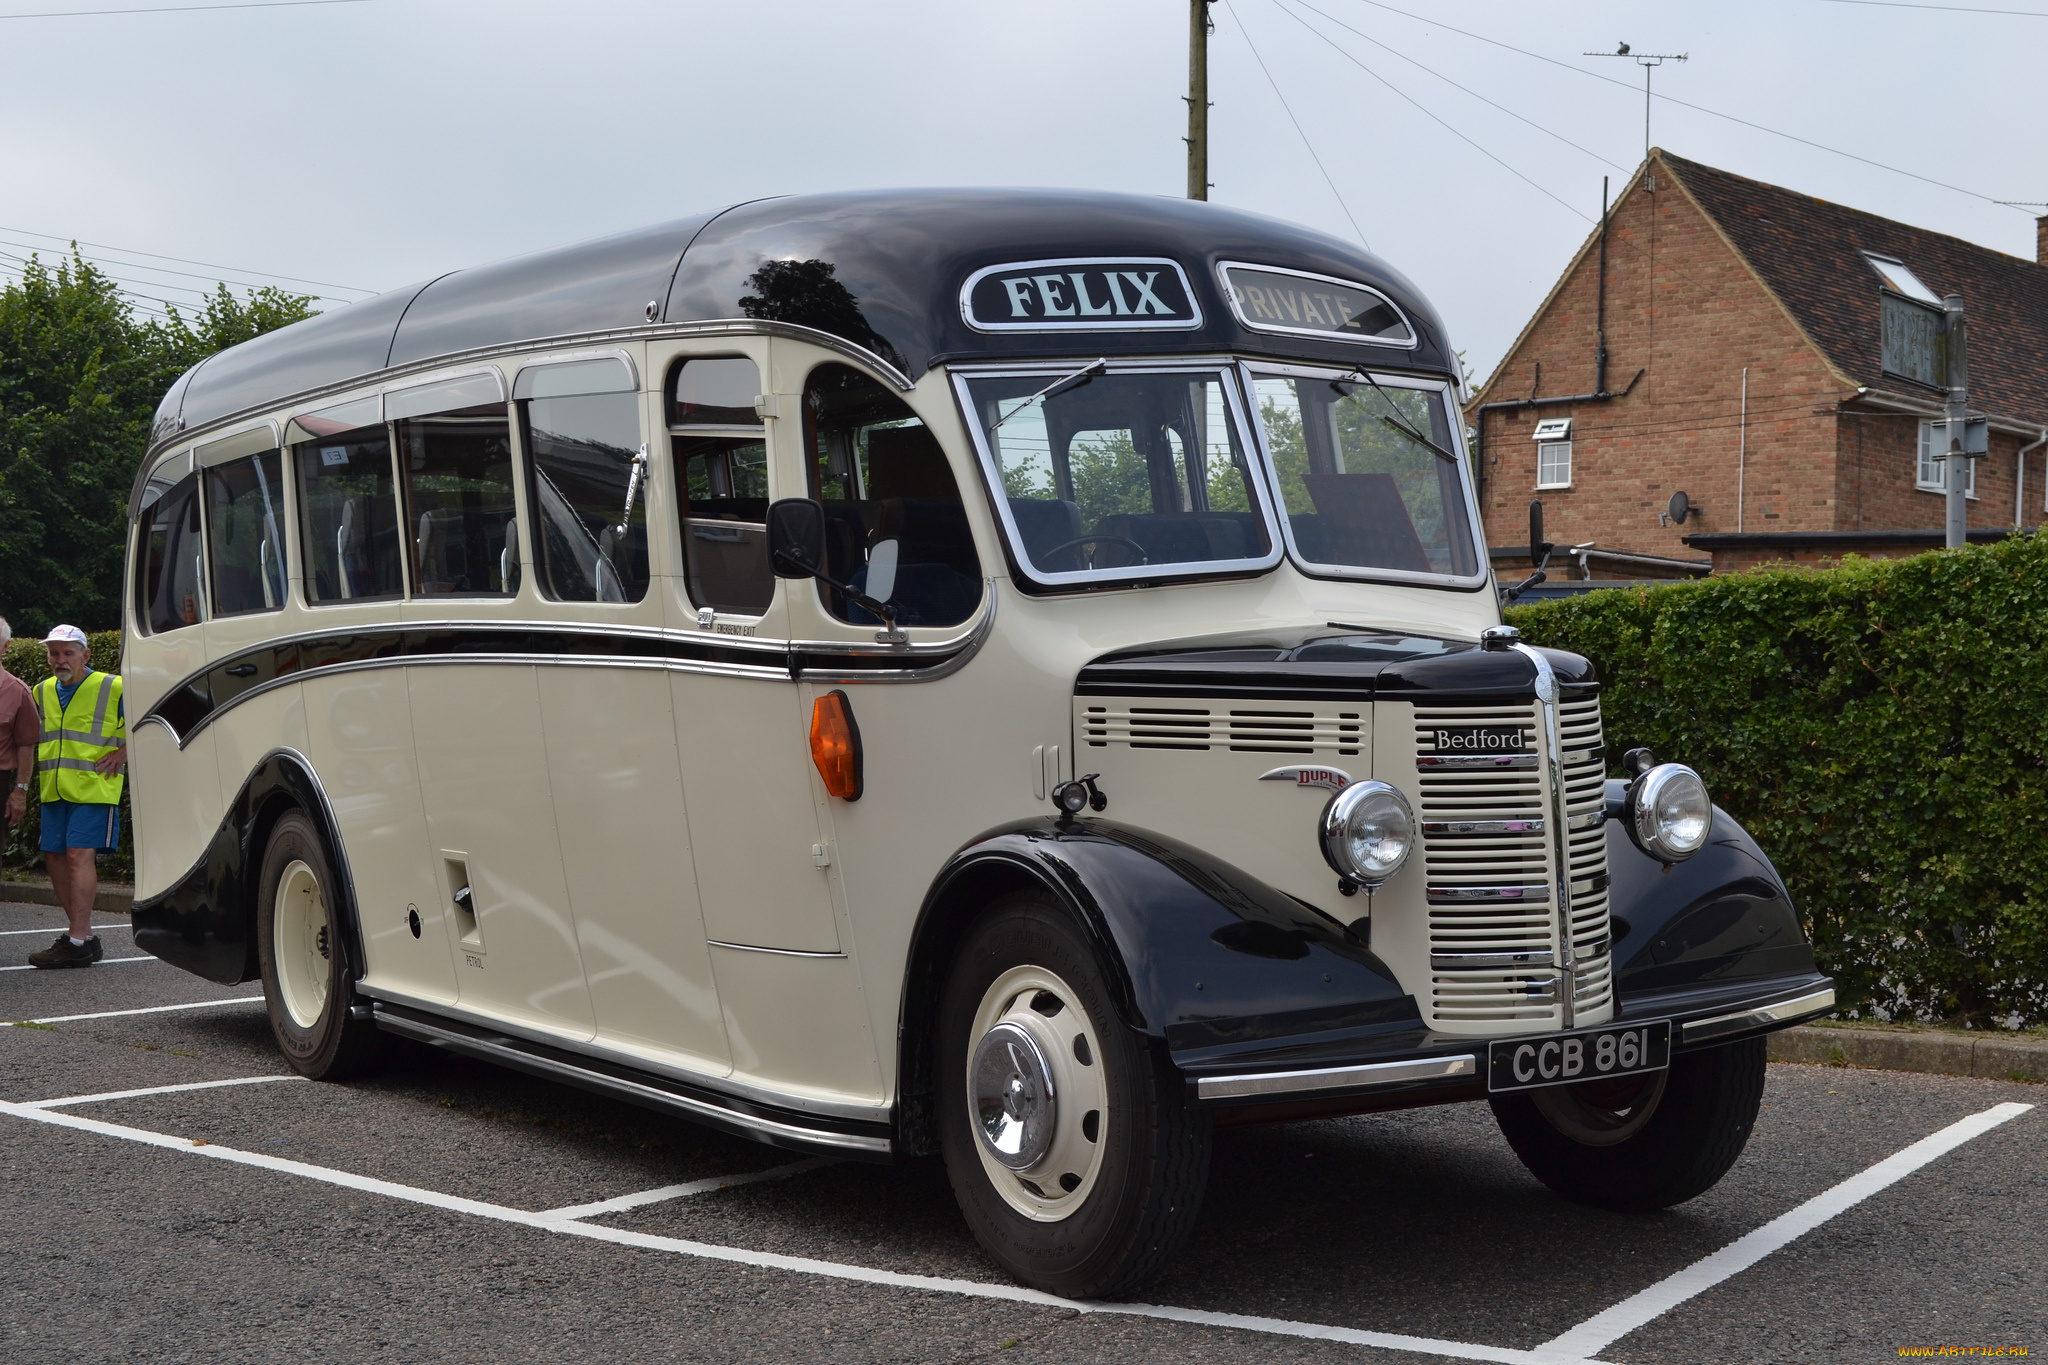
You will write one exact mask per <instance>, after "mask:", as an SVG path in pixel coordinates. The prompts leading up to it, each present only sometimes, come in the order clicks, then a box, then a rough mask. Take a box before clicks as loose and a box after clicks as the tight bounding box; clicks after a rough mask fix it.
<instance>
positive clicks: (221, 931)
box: [133, 748, 366, 986]
mask: <svg viewBox="0 0 2048 1365" xmlns="http://www.w3.org/2000/svg"><path fill="white" fill-rule="evenodd" d="M291 810H296V811H299V812H301V813H302V814H304V815H305V816H306V817H307V819H309V820H310V821H312V824H313V828H314V829H315V830H316V831H317V832H318V834H319V837H320V842H321V846H322V850H323V851H324V852H325V853H326V855H327V866H328V869H329V871H330V873H331V874H332V876H333V878H334V881H335V885H334V887H333V888H331V889H332V891H333V902H334V903H333V905H332V906H331V907H330V908H331V909H332V910H333V911H334V913H335V916H336V918H337V920H338V921H339V928H340V931H341V933H340V937H341V943H342V950H343V952H345V953H346V954H347V957H348V961H347V966H348V974H349V977H350V979H351V980H360V979H361V978H362V975H363V971H364V964H365V960H366V959H365V957H364V954H363V937H362V925H361V923H360V921H359V919H358V916H357V913H356V897H355V882H354V879H353V878H352V877H351V876H350V874H349V864H348V858H347V856H346V854H345V853H344V851H343V847H342V842H341V830H340V826H339V825H338V824H337V823H336V821H335V818H334V811H333V808H332V807H331V806H330V805H329V803H328V800H327V793H326V791H325V790H324V789H323V788H322V787H321V785H320V780H319V778H318V777H316V776H315V775H314V773H313V765H312V763H311V762H310V761H308V760H307V758H306V757H305V755H303V754H301V753H299V752H298V751H297V750H295V749H287V748H279V749H273V750H271V752H270V753H268V754H266V755H264V757H263V759H262V760H261V761H260V762H259V763H257V764H256V766H255V768H254V769H252V770H251V771H250V773H249V775H248V777H247V778H245V779H244V780H243V782H242V786H241V789H240V790H239V791H238V792H236V793H235V797H234V799H233V800H231V801H230V802H228V806H227V813H226V814H225V815H223V816H222V817H221V822H220V825H219V827H218V828H217V829H216V830H215V831H214V835H213V838H212V839H210V840H209V841H208V842H207V846H206V851H205V852H204V853H203V854H201V855H200V857H199V859H198V861H197V862H195V863H193V865H192V867H191V868H190V869H189V870H188V871H186V873H185V874H184V875H183V876H181V877H179V878H178V879H177V880H176V881H175V882H173V883H172V884H171V885H170V886H168V887H166V888H165V889H164V890H163V891H161V892H159V893H158V894H156V895H154V896H151V897H150V898H149V899H148V900H146V901H138V902H136V904H135V908H134V912H133V914H134V921H135V946H136V947H138V948H140V949H141V950H142V951H144V952H146V953H151V954H153V955H155V956H157V957H160V958H162V959H163V960H164V961H166V962H168V963H170V964H171V965H173V966H176V967H182V968H184V969H185V970H186V971H188V972H192V973H193V974H195V975H197V976H202V977H205V978H206V979H207V980H209V981H215V982H218V983H220V984H221V985H223V986H233V985H238V984H240V983H242V982H245V981H254V980H256V979H257V978H258V977H259V976H261V975H262V968H261V966H260V964H259V962H258V961H257V950H256V899H257V896H258V895H259V894H260V891H261V888H260V887H258V886H257V884H256V883H257V880H258V878H259V877H260V875H261V872H262V867H263V853H264V849H265V848H266V847H267V846H268V844H269V841H270V832H271V830H272V829H273V828H274V827H275V826H276V824H277V821H278V819H279V817H281V816H282V815H284V814H285V812H287V811H291Z"/></svg>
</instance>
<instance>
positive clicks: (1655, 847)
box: [1622, 763, 1714, 863]
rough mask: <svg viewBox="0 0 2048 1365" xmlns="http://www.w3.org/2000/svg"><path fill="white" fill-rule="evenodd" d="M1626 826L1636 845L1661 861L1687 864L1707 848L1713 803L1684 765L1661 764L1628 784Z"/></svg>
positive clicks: (1712, 825) (1704, 784)
mask: <svg viewBox="0 0 2048 1365" xmlns="http://www.w3.org/2000/svg"><path fill="white" fill-rule="evenodd" d="M1622 822H1623V823H1624V824H1625V825H1627V827H1628V837H1629V838H1630V839H1632V840H1634V841H1635V846H1636V847H1637V848H1639V849H1641V850H1642V851H1643V852H1645V853H1647V854H1649V855H1650V856H1651V857H1652V858H1655V859H1657V860H1658V861H1659V862H1665V863H1682V862H1684V861H1685V860H1686V859H1687V858H1690V857H1691V856H1692V855H1693V854H1695V853H1697V852H1699V851H1700V850H1701V849H1703V848H1705V847H1706V846H1707V839H1708V837H1709V836H1710V835H1712V834H1713V832H1714V803H1713V801H1712V800H1710V799H1709V798H1708V796H1707V784H1706V783H1705V782H1703V781H1701V780H1700V775H1699V774H1698V773H1696V772H1694V771H1693V770H1692V769H1690V768H1688V767H1686V766H1685V765H1684V764H1683V763H1659V764H1658V765H1657V766H1656V767H1654V768H1650V769H1648V770H1647V771H1645V772H1643V773H1641V774H1639V775H1638V776H1637V777H1636V780H1635V781H1634V782H1631V783H1630V784H1629V788H1628V797H1627V799H1626V802H1625V805H1624V808H1623V811H1622Z"/></svg>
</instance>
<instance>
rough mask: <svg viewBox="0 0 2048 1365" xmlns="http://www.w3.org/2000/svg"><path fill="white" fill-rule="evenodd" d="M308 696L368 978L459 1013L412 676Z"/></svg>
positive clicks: (329, 682)
mask: <svg viewBox="0 0 2048 1365" xmlns="http://www.w3.org/2000/svg"><path fill="white" fill-rule="evenodd" d="M302 689H303V692H304V699H305V717H306V726H307V739H308V742H309V749H308V756H309V757H310V758H311V759H312V760H313V765H314V770H315V773H316V774H317V776H318V777H319V780H320V785H321V786H322V787H323V788H324V789H325V790H326V792H327V800H328V804H329V805H330V806H331V807H332V808H333V811H334V819H335V824H336V825H337V826H338V827H339V829H340V833H341V842H342V847H343V850H344V852H343V856H344V857H346V858H347V859H348V864H349V872H350V874H351V876H352V877H353V878H354V881H355V891H356V916H357V919H358V920H359V922H360V923H361V926H362V934H363V950H364V954H365V956H367V957H368V959H369V961H368V963H367V964H366V967H367V970H366V971H365V973H364V979H365V980H366V981H367V982H368V983H369V984H371V985H373V986H385V987H388V988H390V989H392V990H394V991H400V992H403V993H404V994H406V995H410V996H415V997H417V998H419V999H422V1000H432V1001H439V1002H441V1003H444V1004H453V1003H454V1002H455V962H454V959H453V957H452V956H451V943H450V939H451V934H450V933H449V926H448V922H447V921H448V911H449V908H450V907H449V902H448V898H447V897H446V896H445V895H443V894H441V893H440V892H439V891H438V889H437V887H436V884H435V879H434V876H433V864H432V861H431V859H430V854H431V850H430V849H429V848H428V847H427V832H426V831H427V820H426V812H425V810H424V808H423V807H422V805H421V803H420V783H419V772H418V768H417V765H416V764H415V761H414V758H413V746H412V710H411V707H410V705H409V704H408V702H407V699H406V687H405V671H404V670H403V669H398V668H380V669H370V670H366V671H363V672H358V673H343V674H338V675H336V676H333V677H326V678H322V677H313V678H308V679H307V680H306V681H305V683H304V684H302ZM413 911H417V912H418V917H419V926H420V927H419V933H418V935H417V936H415V935H414V933H413V930H412V919H411V912H413Z"/></svg>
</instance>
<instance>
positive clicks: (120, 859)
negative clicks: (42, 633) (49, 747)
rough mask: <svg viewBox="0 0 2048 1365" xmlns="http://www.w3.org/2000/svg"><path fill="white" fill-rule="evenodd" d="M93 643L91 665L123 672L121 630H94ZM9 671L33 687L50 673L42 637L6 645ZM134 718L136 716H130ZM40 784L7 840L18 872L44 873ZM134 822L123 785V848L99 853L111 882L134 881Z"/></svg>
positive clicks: (12, 868) (9, 863)
mask: <svg viewBox="0 0 2048 1365" xmlns="http://www.w3.org/2000/svg"><path fill="white" fill-rule="evenodd" d="M86 638H87V640H89V641H90V642H91V657H92V666H93V667H94V668H97V669H99V670H100V671H101V672H103V673H119V672H120V671H121V632H120V631H118V630H102V631H95V632H93V633H92V634H91V635H88V636H87V637H86ZM6 664H7V671H8V672H9V673H12V674H13V675H14V676H15V677H17V678H19V679H21V680H22V681H23V682H25V683H27V684H28V685H29V686H30V687H34V686H35V685H36V684H37V683H39V682H41V681H42V680H43V679H45V678H47V677H49V676H50V660H49V656H48V655H47V654H45V653H44V652H43V645H42V642H41V641H40V640H16V641H14V642H13V643H12V644H10V645H8V646H7V655H6ZM130 719H133V717H130ZM39 786H41V784H40V783H37V782H30V783H29V792H28V814H27V815H26V816H25V817H23V819H22V822H21V823H20V824H18V825H16V826H15V827H14V832H13V833H12V834H11V835H9V837H8V840H7V857H6V860H5V866H6V870H7V871H8V872H11V873H16V874H26V875H30V876H38V877H39V876H42V875H44V873H43V854H42V846H41V840H42V828H43V823H42V809H41V803H40V802H38V801H37V799H36V791H37V788H38V787H39ZM134 823H135V822H134V820H132V819H131V818H130V815H129V809H128V788H127V785H126V784H125V783H124V784H123V785H122V788H121V847H120V848H118V849H116V850H115V851H114V852H112V853H103V854H101V855H100V876H101V877H104V878H106V879H107V880H109V881H120V882H132V881H134V880H135V831H134V830H133V829H131V828H130V826H131V825H133V824H134Z"/></svg>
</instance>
